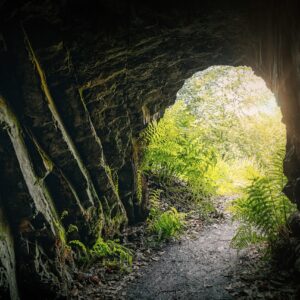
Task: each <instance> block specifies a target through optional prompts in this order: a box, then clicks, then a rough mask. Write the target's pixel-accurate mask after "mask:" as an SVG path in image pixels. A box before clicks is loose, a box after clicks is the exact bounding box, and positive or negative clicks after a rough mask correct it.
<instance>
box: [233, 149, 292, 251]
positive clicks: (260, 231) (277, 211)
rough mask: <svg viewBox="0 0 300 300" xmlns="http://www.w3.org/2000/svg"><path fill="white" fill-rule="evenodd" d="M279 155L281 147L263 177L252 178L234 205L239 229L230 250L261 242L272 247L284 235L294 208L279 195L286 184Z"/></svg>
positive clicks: (285, 198)
mask: <svg viewBox="0 0 300 300" xmlns="http://www.w3.org/2000/svg"><path fill="white" fill-rule="evenodd" d="M283 155H284V148H283V147H281V148H280V149H279V150H277V152H276V153H275V155H274V160H273V163H272V165H271V167H270V168H269V169H268V170H267V172H266V174H265V175H261V176H258V177H256V178H253V179H252V181H251V183H250V184H249V185H248V186H247V187H246V188H245V189H244V195H243V196H242V197H241V198H239V199H237V200H235V201H234V203H233V206H232V208H231V210H232V212H233V218H234V219H235V220H238V221H239V222H241V225H240V226H239V228H238V230H237V232H236V234H235V236H234V238H233V240H232V243H231V244H232V246H233V247H235V248H244V247H246V246H248V245H249V244H251V243H257V242H261V241H267V242H268V243H269V245H270V246H272V244H273V243H274V242H275V241H276V239H277V237H278V234H279V233H282V232H286V230H285V227H286V222H287V219H288V217H289V216H290V214H291V213H292V212H293V211H295V209H296V207H295V205H294V204H292V203H291V202H290V201H289V199H288V198H287V197H286V196H285V195H284V194H283V192H282V189H283V187H284V185H285V183H286V178H285V176H284V174H283V170H282V160H283Z"/></svg>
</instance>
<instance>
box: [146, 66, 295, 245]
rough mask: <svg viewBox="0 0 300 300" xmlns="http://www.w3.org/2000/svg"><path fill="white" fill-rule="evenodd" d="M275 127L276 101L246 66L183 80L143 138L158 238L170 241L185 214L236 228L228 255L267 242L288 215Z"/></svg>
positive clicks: (280, 140) (280, 132)
mask: <svg viewBox="0 0 300 300" xmlns="http://www.w3.org/2000/svg"><path fill="white" fill-rule="evenodd" d="M281 120H282V115H281V111H280V108H279V106H278V104H277V102H276V99H275V96H274V95H273V93H272V92H271V91H270V90H269V89H268V88H267V86H266V83H265V82H264V80H263V79H262V78H260V77H258V76H256V75H255V74H254V72H253V70H252V69H251V68H250V67H246V66H238V67H232V66H226V65H218V66H212V67H209V68H207V69H205V70H204V71H200V72H197V73H195V74H194V75H193V76H192V77H190V78H189V79H187V80H186V81H185V83H184V85H183V87H182V88H181V89H180V90H179V91H178V93H177V98H176V101H175V104H173V105H172V106H170V107H169V108H167V109H166V111H165V113H164V116H163V117H162V118H161V119H160V120H159V121H158V122H157V121H155V120H154V121H153V122H151V123H150V124H149V125H148V127H147V129H146V130H145V131H144V132H143V133H142V139H144V141H145V144H146V145H147V146H146V147H145V150H144V159H143V162H142V165H141V169H142V171H143V172H145V173H146V174H147V175H148V176H149V178H150V180H149V181H150V202H151V205H152V208H151V210H150V216H149V219H150V224H152V225H151V226H152V230H153V231H154V232H156V233H157V234H158V236H159V238H166V237H170V236H172V235H174V236H176V235H177V233H178V232H180V230H181V227H182V224H183V222H181V221H182V219H183V218H184V217H185V216H186V214H189V213H190V211H195V210H196V211H197V213H198V214H199V216H200V217H201V218H203V219H207V218H210V216H212V215H215V214H216V211H218V210H221V212H218V213H221V214H223V213H224V211H225V214H227V213H228V212H230V215H231V217H232V218H233V219H235V220H237V221H238V223H239V226H238V227H237V229H236V232H235V235H234V236H233V237H232V241H231V246H232V247H233V248H245V247H248V246H250V245H251V244H256V243H260V244H261V243H269V244H272V243H274V240H275V239H276V236H277V234H278V232H279V231H280V230H281V228H282V227H283V226H285V224H286V222H287V219H288V218H289V216H290V215H291V214H292V213H293V212H294V211H295V207H294V205H293V204H291V203H290V201H289V200H288V199H287V197H286V196H285V195H284V194H283V192H282V190H283V188H284V186H285V184H286V178H285V176H284V174H283V167H282V165H283V159H284V155H285V144H286V137H285V126H284V125H283V123H282V122H281ZM160 210H161V211H160Z"/></svg>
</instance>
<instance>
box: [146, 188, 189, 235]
mask: <svg viewBox="0 0 300 300" xmlns="http://www.w3.org/2000/svg"><path fill="white" fill-rule="evenodd" d="M161 192H162V190H159V189H157V190H156V189H151V190H150V193H149V201H150V204H151V209H150V214H149V218H148V229H149V231H150V232H152V233H154V234H155V235H156V237H157V239H158V241H161V240H166V239H169V238H171V237H178V235H179V234H180V233H181V232H182V230H183V228H184V225H185V221H184V219H185V214H183V213H179V212H178V211H177V210H176V208H175V207H171V208H170V209H168V210H167V211H162V210H161V208H160V205H159V201H160V195H161Z"/></svg>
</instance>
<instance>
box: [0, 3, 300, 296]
mask: <svg viewBox="0 0 300 300" xmlns="http://www.w3.org/2000/svg"><path fill="white" fill-rule="evenodd" d="M210 2H211V1H205V2H203V3H202V4H199V2H198V1H190V2H188V3H180V4H176V5H175V4H174V3H171V2H169V1H166V2H164V1H160V2H158V1H151V2H149V3H148V2H144V1H104V0H103V1H89V2H87V3H86V2H84V1H68V0H65V1H63V0H61V1H50V0H48V1H47V0H44V1H20V2H16V3H14V2H13V1H5V0H4V1H1V2H0V22H1V27H0V170H1V173H0V226H1V230H0V233H1V236H2V235H3V239H1V241H0V270H1V272H0V286H1V287H0V291H1V293H2V294H1V295H6V297H9V295H10V297H11V298H12V299H18V297H19V295H21V296H20V297H21V298H22V299H33V298H34V299H47V298H49V299H53V297H54V296H57V295H60V296H64V295H67V294H68V287H69V285H70V284H71V275H72V270H73V268H74V263H73V261H72V256H71V253H70V250H69V247H68V245H67V243H68V241H70V240H74V239H79V240H81V241H82V242H84V243H85V244H87V245H91V244H92V243H93V241H94V240H95V238H96V237H97V236H99V235H104V236H107V237H111V236H114V235H115V234H117V233H118V232H119V230H121V229H122V227H123V226H126V224H128V222H129V223H134V222H139V221H142V220H144V218H145V216H146V215H147V193H146V186H147V185H146V182H145V179H144V180H143V182H144V184H143V189H144V191H143V195H144V197H143V198H142V199H140V198H139V197H138V196H137V182H138V180H137V176H136V171H137V166H138V160H139V145H138V140H137V139H138V135H139V132H140V131H141V130H142V129H143V128H144V127H145V126H146V124H147V122H149V121H150V120H151V119H152V118H153V117H159V116H161V115H162V113H163V111H164V109H165V108H166V107H167V106H169V105H170V104H172V103H173V102H174V100H175V97H176V93H177V91H178V90H179V89H180V88H181V86H182V85H183V82H184V80H185V79H187V78H188V77H190V76H191V75H192V74H193V73H195V72H196V71H200V70H203V69H205V68H207V67H209V66H211V65H220V64H224V65H243V64H247V65H250V66H252V67H253V68H254V69H255V70H256V71H257V73H258V74H260V75H262V76H263V77H264V78H265V79H266V80H267V81H268V82H269V84H270V86H271V87H272V88H273V89H274V90H276V91H278V95H279V99H281V100H280V103H282V107H283V114H284V118H285V119H284V120H285V122H286V124H287V129H288V136H289V138H288V140H289V142H288V154H287V159H286V173H287V175H288V177H289V179H290V183H289V186H288V187H287V193H288V194H289V195H290V197H291V199H294V200H298V198H297V197H298V194H299V196H300V192H298V190H299V187H298V186H297V182H298V181H297V180H298V179H297V178H298V177H299V176H298V172H299V170H300V168H298V164H299V162H298V160H299V158H300V157H299V155H300V148H299V147H300V144H299V141H300V132H299V129H297V128H298V127H299V125H297V122H296V121H297V117H298V116H299V115H300V112H299V109H298V104H297V103H298V102H297V101H298V98H297V93H298V78H299V76H298V75H297V74H298V70H297V66H298V65H299V64H297V63H298V59H299V58H298V52H297V51H298V49H299V48H297V44H293V48H291V47H290V43H291V42H296V41H298V40H299V39H297V36H296V33H297V32H296V31H295V32H294V31H293V30H291V32H288V34H287V32H286V28H287V26H288V24H290V23H289V22H293V18H287V17H283V18H282V20H283V21H282V23H280V22H279V23H276V20H277V19H276V18H275V19H274V14H275V16H276V17H278V15H276V14H279V17H280V14H282V13H283V11H284V10H283V7H280V6H278V7H277V6H274V5H273V6H272V7H275V8H276V9H270V7H271V6H270V7H263V8H262V7H260V6H253V5H252V4H251V5H248V7H244V5H243V6H242V5H241V4H240V3H239V2H238V1H232V2H230V3H227V2H226V3H225V1H217V2H214V3H210ZM283 2H284V1H283ZM290 3H291V2H290ZM290 3H289V4H287V3H285V2H284V4H282V5H286V7H284V8H288V9H289V10H288V11H290V12H294V15H293V16H291V17H295V10H293V9H294V7H292V6H290ZM265 4H266V3H265ZM265 4H264V5H265ZM266 8H267V9H266ZM298 11H299V10H298ZM298 11H297V12H298ZM258 15H259V18H257V16H258ZM253 17H254V18H253ZM259 20H260V21H259ZM284 20H287V21H284ZM285 22H287V23H285ZM266 24H267V25H268V26H266ZM278 32H280V33H281V34H279V36H280V37H281V38H279V39H278ZM258 33H260V34H258ZM294 34H295V36H294ZM290 38H294V39H295V40H293V41H291V40H290ZM280 51H282V52H280ZM286 51H287V52H288V54H289V55H287V52H286ZM270 53H272V55H271V57H272V59H270V56H269V54H270ZM275 66H280V72H279V69H278V68H275ZM291 69H293V71H291ZM279 75H280V78H282V79H281V81H280V84H278V80H277V77H278V76H279ZM295 76H296V78H297V80H296V78H295ZM275 79H276V80H277V81H276V80H275ZM291 79H292V80H291ZM290 80H291V81H290ZM283 82H284V86H283ZM299 178H300V177H299ZM299 201H300V200H299ZM74 226H76V228H78V231H75V232H73V233H72V234H69V233H68V232H69V231H68V229H69V228H70V227H73V228H74ZM8 260H9V261H10V262H11V263H10V264H8Z"/></svg>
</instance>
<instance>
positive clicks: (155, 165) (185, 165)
mask: <svg viewBox="0 0 300 300" xmlns="http://www.w3.org/2000/svg"><path fill="white" fill-rule="evenodd" d="M195 121H196V120H195V117H194V116H192V115H191V114H190V112H189V111H188V110H187V109H186V106H185V105H184V104H183V102H182V101H177V102H176V103H175V105H174V106H173V107H172V110H169V111H167V112H166V114H165V117H164V118H163V119H161V120H160V121H159V122H156V121H153V122H152V123H150V124H149V125H148V127H147V128H146V129H145V130H144V131H143V133H142V134H141V140H142V143H143V144H144V159H143V163H142V165H141V169H142V171H143V172H146V173H147V172H150V173H153V174H154V175H156V176H158V178H159V180H160V181H161V182H166V183H169V182H171V180H173V179H174V178H177V179H180V180H182V181H184V182H186V183H187V184H188V185H190V187H191V188H196V189H197V192H198V193H202V194H203V195H208V194H212V193H214V191H215V186H214V182H213V180H212V178H210V176H209V175H208V174H209V171H210V170H211V169H212V168H213V167H214V166H215V164H216V162H217V155H216V152H215V150H214V148H213V147H212V146H211V144H210V143H209V142H208V141H207V140H205V139H203V134H202V129H201V128H200V127H198V126H196V124H195Z"/></svg>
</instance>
